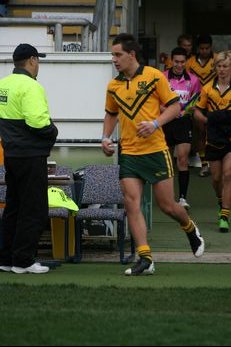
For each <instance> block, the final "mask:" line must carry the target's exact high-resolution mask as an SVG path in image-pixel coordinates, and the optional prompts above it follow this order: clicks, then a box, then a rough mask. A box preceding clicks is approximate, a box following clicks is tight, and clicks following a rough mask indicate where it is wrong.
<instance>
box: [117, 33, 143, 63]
mask: <svg viewBox="0 0 231 347" xmlns="http://www.w3.org/2000/svg"><path fill="white" fill-rule="evenodd" d="M118 44H121V46H122V48H123V50H124V51H125V52H127V53H130V52H131V51H134V52H135V54H136V59H137V60H138V61H139V60H140V52H141V48H140V45H139V43H138V41H137V40H136V38H135V37H134V36H133V35H132V34H127V33H121V34H119V35H117V36H116V37H115V38H114V40H113V41H112V45H113V46H115V45H118Z"/></svg>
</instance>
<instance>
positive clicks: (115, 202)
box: [74, 164, 135, 264]
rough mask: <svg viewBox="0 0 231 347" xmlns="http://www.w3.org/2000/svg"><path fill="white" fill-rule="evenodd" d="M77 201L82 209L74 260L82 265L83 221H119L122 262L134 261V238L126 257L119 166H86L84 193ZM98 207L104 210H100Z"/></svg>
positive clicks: (76, 218)
mask: <svg viewBox="0 0 231 347" xmlns="http://www.w3.org/2000/svg"><path fill="white" fill-rule="evenodd" d="M76 202H77V204H78V206H79V211H78V213H77V215H76V217H75V220H76V223H75V242H76V248H75V249H76V254H75V259H74V261H75V262H80V261H81V259H82V232H83V227H82V226H83V221H91V220H108V221H117V243H118V247H119V255H120V262H121V263H122V264H125V263H127V262H129V261H132V260H133V259H134V256H135V248H134V243H133V240H132V238H131V255H130V256H128V257H125V256H124V243H125V235H126V211H125V209H124V205H123V203H124V199H123V194H122V192H121V189H120V183H119V165H117V164H105V165H103V164H98V165H88V166H86V167H85V168H84V174H83V184H82V189H81V193H80V196H79V198H78V199H77V201H76ZM89 205H91V208H88V206H89ZM94 205H96V207H94ZM97 205H98V206H99V205H101V206H102V207H101V208H98V207H97ZM92 206H93V207H92ZM104 206H107V207H104ZM108 206H110V207H108Z"/></svg>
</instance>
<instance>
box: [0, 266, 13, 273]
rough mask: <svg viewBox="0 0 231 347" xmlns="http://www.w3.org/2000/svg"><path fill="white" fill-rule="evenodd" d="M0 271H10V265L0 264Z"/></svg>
mask: <svg viewBox="0 0 231 347" xmlns="http://www.w3.org/2000/svg"><path fill="white" fill-rule="evenodd" d="M0 271H5V272H10V271H11V266H7V265H1V266H0Z"/></svg>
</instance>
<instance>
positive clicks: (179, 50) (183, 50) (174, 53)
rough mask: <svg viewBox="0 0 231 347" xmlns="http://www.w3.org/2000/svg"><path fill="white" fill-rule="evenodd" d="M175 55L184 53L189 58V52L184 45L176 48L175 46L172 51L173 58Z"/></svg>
mask: <svg viewBox="0 0 231 347" xmlns="http://www.w3.org/2000/svg"><path fill="white" fill-rule="evenodd" d="M174 55H184V56H185V58H187V52H186V50H185V49H184V48H182V47H175V48H173V50H172V52H171V58H173V56H174Z"/></svg>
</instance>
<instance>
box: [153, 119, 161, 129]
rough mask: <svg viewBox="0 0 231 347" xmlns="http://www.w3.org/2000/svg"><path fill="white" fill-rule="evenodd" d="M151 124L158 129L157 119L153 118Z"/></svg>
mask: <svg viewBox="0 0 231 347" xmlns="http://www.w3.org/2000/svg"><path fill="white" fill-rule="evenodd" d="M152 124H153V125H154V128H155V129H158V128H159V127H160V126H159V123H158V120H157V119H155V120H154V121H153V122H152Z"/></svg>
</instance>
